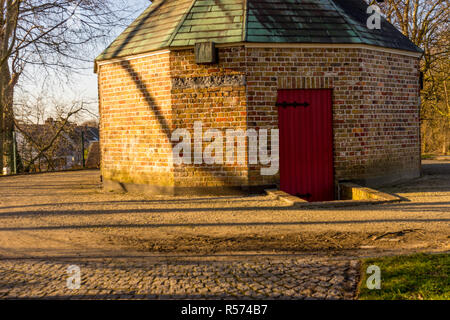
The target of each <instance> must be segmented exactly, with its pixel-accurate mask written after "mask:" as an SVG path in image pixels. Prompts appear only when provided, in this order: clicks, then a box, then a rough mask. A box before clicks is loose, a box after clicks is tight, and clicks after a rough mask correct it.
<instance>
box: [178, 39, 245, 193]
mask: <svg viewBox="0 0 450 320" xmlns="http://www.w3.org/2000/svg"><path fill="white" fill-rule="evenodd" d="M171 67H172V70H171V75H172V78H173V79H186V78H187V79H189V78H203V79H206V80H210V77H217V78H219V79H223V78H224V77H227V76H233V75H235V76H239V75H244V74H245V51H244V49H243V48H239V47H238V48H225V49H220V52H219V63H218V65H198V64H196V63H195V56H194V52H193V50H183V51H173V52H172V54H171ZM172 108H173V114H174V125H175V127H176V128H186V129H188V130H189V131H190V132H191V133H192V138H193V132H194V131H193V130H194V123H195V121H201V122H202V123H203V131H204V132H205V131H206V130H208V129H217V130H219V131H220V132H221V133H222V134H223V146H225V143H226V139H225V133H226V130H227V129H234V130H239V129H242V130H246V129H247V98H246V88H245V83H239V82H237V83H235V84H234V85H233V84H232V83H231V84H219V85H213V86H211V84H209V83H205V84H203V85H202V84H200V85H197V87H196V88H193V87H192V86H188V87H187V88H177V87H175V86H174V87H173V88H172ZM208 144H209V143H206V142H205V143H204V144H203V149H204V148H205V147H206V146H207V145H208ZM236 155H237V152H236ZM225 156H226V155H225V154H222V155H221V157H223V159H224V161H223V162H224V163H223V164H206V163H204V164H202V165H195V164H192V165H183V166H175V168H174V177H175V184H176V186H178V187H192V186H197V187H220V186H240V185H247V184H248V167H247V165H240V164H238V163H235V164H234V165H227V164H226V158H225Z"/></svg>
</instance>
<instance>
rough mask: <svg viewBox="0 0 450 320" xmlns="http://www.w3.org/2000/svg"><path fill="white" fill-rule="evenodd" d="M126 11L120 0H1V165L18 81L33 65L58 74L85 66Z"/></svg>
mask: <svg viewBox="0 0 450 320" xmlns="http://www.w3.org/2000/svg"><path fill="white" fill-rule="evenodd" d="M129 7H130V5H129V3H128V2H127V1H121V0H58V1H55V0H51V1H50V0H0V71H1V73H0V167H2V166H3V164H4V154H5V153H6V154H8V155H11V149H12V143H11V142H12V132H13V130H14V119H15V114H14V112H15V110H14V93H15V88H16V86H17V84H18V82H19V79H20V77H22V76H24V75H25V74H26V71H27V70H34V71H35V70H36V69H35V68H36V67H39V68H41V70H46V71H47V72H51V71H53V72H55V73H57V74H60V73H64V72H69V71H71V70H73V69H74V68H76V66H80V65H83V64H80V62H88V60H89V57H90V56H91V55H90V52H92V51H93V50H94V49H95V45H96V44H98V43H99V42H102V40H106V39H107V38H108V37H109V34H110V31H111V30H112V29H114V28H116V27H117V26H118V25H120V24H124V23H125V24H126V21H128V16H127V14H126V13H127V12H128V13H131V12H129V11H128V9H127V8H129ZM124 13H125V14H124ZM89 62H90V61H89ZM33 68H34V69H33ZM8 163H9V165H11V157H9V159H8Z"/></svg>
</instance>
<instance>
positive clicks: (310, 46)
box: [94, 42, 423, 73]
mask: <svg viewBox="0 0 450 320" xmlns="http://www.w3.org/2000/svg"><path fill="white" fill-rule="evenodd" d="M216 47H217V48H228V47H245V48H268V49H269V48H305V49H365V50H374V51H379V52H385V53H392V54H398V55H403V56H408V57H414V58H418V59H420V58H422V56H423V53H421V52H412V51H406V50H398V49H392V48H384V47H379V46H374V45H367V44H353V43H351V44H328V43H249V42H236V43H224V44H220V43H218V44H216ZM193 48H194V46H185V47H171V48H165V49H162V50H156V51H150V52H147V53H142V54H137V55H133V56H128V57H123V58H114V59H109V60H100V61H98V60H96V61H95V66H94V73H97V71H98V68H99V67H100V66H103V65H108V64H113V63H119V62H122V61H131V60H136V59H142V58H146V57H151V56H156V55H161V54H167V53H170V52H171V51H180V50H190V49H193Z"/></svg>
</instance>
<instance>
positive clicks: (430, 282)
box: [358, 254, 450, 300]
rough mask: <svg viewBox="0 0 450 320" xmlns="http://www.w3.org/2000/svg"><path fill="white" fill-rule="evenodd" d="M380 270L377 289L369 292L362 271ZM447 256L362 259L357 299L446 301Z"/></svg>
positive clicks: (449, 262)
mask: <svg viewBox="0 0 450 320" xmlns="http://www.w3.org/2000/svg"><path fill="white" fill-rule="evenodd" d="M371 265H376V266H378V267H380V269H381V290H369V289H368V288H367V285H366V281H367V279H368V277H370V276H371V274H369V275H368V274H367V273H366V270H367V268H368V267H369V266H371ZM449 273H450V254H416V255H410V256H399V257H386V258H376V259H366V260H364V261H363V263H362V266H361V278H362V279H361V282H360V285H359V293H358V298H359V299H360V300H450V282H449Z"/></svg>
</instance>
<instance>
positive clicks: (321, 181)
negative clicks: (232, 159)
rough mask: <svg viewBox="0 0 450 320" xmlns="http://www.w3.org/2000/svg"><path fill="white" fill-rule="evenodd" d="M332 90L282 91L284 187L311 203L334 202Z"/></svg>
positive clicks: (279, 97)
mask: <svg viewBox="0 0 450 320" xmlns="http://www.w3.org/2000/svg"><path fill="white" fill-rule="evenodd" d="M332 103H333V102H332V90H328V89H323V90H322V89H320V90H319V89H308V90H297V89H295V90H280V91H279V92H278V101H277V106H278V115H279V129H280V187H281V190H282V191H285V192H287V193H289V194H292V195H296V196H298V197H300V198H303V199H305V200H308V201H311V202H313V201H330V200H334V172H333V113H332V112H333V111H332V110H333V107H332Z"/></svg>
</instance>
